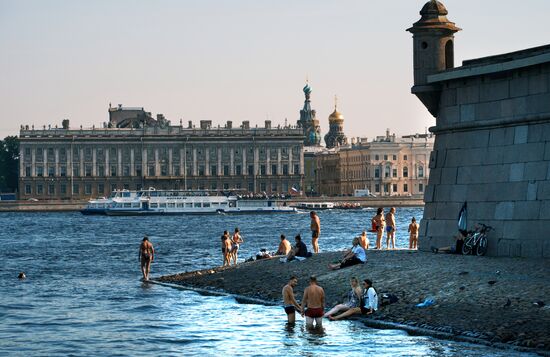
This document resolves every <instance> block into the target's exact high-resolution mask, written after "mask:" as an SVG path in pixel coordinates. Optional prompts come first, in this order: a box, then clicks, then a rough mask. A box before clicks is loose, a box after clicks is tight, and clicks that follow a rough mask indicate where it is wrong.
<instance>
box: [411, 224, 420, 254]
mask: <svg viewBox="0 0 550 357" xmlns="http://www.w3.org/2000/svg"><path fill="white" fill-rule="evenodd" d="M418 228H419V227H418V223H416V218H414V217H413V218H412V220H411V224H409V249H418V246H417V244H418Z"/></svg>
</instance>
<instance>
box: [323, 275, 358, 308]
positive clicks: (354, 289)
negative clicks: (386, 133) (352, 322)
mask: <svg viewBox="0 0 550 357" xmlns="http://www.w3.org/2000/svg"><path fill="white" fill-rule="evenodd" d="M350 285H351V290H350V291H349V293H348V301H347V302H346V303H344V304H338V305H336V306H334V307H333V308H332V309H330V310H329V311H328V312H327V313H325V316H323V317H329V316H332V315H334V314H336V313H338V312H344V311H348V310H349V309H352V308H354V307H358V306H359V305H360V303H361V297H362V296H363V289H362V288H361V286H360V285H359V281H358V280H357V278H356V277H352V278H351V279H350Z"/></svg>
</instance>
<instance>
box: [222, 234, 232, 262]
mask: <svg viewBox="0 0 550 357" xmlns="http://www.w3.org/2000/svg"><path fill="white" fill-rule="evenodd" d="M226 232H227V231H226ZM221 239H222V256H223V265H222V266H226V265H229V263H230V259H231V241H230V240H229V237H228V236H227V235H226V234H225V232H224V234H222V237H221Z"/></svg>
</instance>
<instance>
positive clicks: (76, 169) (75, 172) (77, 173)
mask: <svg viewBox="0 0 550 357" xmlns="http://www.w3.org/2000/svg"><path fill="white" fill-rule="evenodd" d="M73 176H80V165H78V164H73Z"/></svg>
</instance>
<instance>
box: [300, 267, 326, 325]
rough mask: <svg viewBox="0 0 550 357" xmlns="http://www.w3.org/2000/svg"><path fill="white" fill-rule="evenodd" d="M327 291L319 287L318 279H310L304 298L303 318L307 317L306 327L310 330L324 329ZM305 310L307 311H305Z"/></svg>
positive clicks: (312, 277)
mask: <svg viewBox="0 0 550 357" xmlns="http://www.w3.org/2000/svg"><path fill="white" fill-rule="evenodd" d="M324 307H325V291H324V290H323V288H322V287H320V286H319V285H317V277H315V276H314V275H312V276H311V277H310V278H309V286H308V287H307V288H306V289H305V290H304V297H303V298H302V306H301V308H302V316H304V315H305V316H306V326H307V327H309V328H312V327H314V325H313V322H314V321H315V327H316V328H320V327H323V315H324V314H325V310H324ZM304 309H305V310H304Z"/></svg>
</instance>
